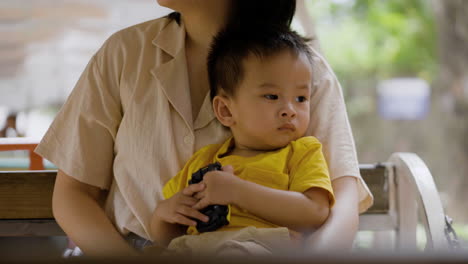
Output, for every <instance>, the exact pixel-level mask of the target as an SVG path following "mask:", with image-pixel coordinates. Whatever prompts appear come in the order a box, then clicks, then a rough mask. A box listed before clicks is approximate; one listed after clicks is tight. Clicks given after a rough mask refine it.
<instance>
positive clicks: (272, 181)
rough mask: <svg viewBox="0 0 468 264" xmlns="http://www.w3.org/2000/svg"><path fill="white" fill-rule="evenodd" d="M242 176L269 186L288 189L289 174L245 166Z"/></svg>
mask: <svg viewBox="0 0 468 264" xmlns="http://www.w3.org/2000/svg"><path fill="white" fill-rule="evenodd" d="M241 178H243V179H244V180H247V181H250V182H254V183H257V184H260V185H263V186H266V187H269V188H274V189H279V190H288V189H289V175H287V174H285V173H281V172H278V171H272V170H268V169H263V168H258V167H245V168H244V170H243V173H242V176H241Z"/></svg>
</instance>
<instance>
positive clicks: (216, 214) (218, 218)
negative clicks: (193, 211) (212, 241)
mask: <svg viewBox="0 0 468 264" xmlns="http://www.w3.org/2000/svg"><path fill="white" fill-rule="evenodd" d="M215 170H221V164H220V163H219V162H216V163H212V164H209V165H208V166H206V167H203V168H201V169H199V170H198V171H196V172H194V173H193V174H192V179H191V180H189V184H195V183H199V182H201V181H203V176H204V175H205V174H206V173H207V172H209V171H215ZM228 211H229V209H228V207H227V206H226V205H218V204H214V205H209V206H207V207H206V208H203V209H202V210H200V212H201V213H202V214H204V215H206V216H208V217H209V218H210V220H209V221H208V222H206V223H205V222H202V221H200V220H198V219H195V221H196V222H197V230H198V232H200V233H203V232H210V231H215V230H217V229H218V228H220V227H222V226H224V225H227V224H229V221H228V220H227V218H226V217H227V215H228Z"/></svg>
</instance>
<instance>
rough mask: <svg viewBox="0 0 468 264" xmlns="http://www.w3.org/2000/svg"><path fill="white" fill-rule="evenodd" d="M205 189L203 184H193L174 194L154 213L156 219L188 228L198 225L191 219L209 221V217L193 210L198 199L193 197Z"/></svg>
mask: <svg viewBox="0 0 468 264" xmlns="http://www.w3.org/2000/svg"><path fill="white" fill-rule="evenodd" d="M204 188H205V185H204V184H203V183H199V184H192V185H189V186H187V187H186V188H185V189H183V190H182V191H180V192H178V193H176V194H174V196H172V197H171V198H169V199H167V200H163V201H160V202H159V204H158V206H157V207H156V210H155V212H154V217H158V218H159V219H160V220H162V221H164V222H168V223H171V224H181V225H186V226H196V225H197V223H196V222H195V221H194V220H192V219H190V218H195V219H199V220H200V221H203V222H207V221H208V220H209V219H208V217H207V216H206V215H204V214H202V213H200V212H199V211H198V210H196V209H194V208H193V206H194V205H195V204H196V203H197V202H198V199H196V198H194V197H192V196H193V194H195V193H197V192H199V191H202V190H203V189H204Z"/></svg>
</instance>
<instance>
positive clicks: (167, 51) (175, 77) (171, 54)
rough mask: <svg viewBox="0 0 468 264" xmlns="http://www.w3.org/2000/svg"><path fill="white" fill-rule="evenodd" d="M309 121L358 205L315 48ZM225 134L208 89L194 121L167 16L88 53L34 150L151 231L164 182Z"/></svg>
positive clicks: (365, 194)
mask: <svg viewBox="0 0 468 264" xmlns="http://www.w3.org/2000/svg"><path fill="white" fill-rule="evenodd" d="M314 60H315V65H314V80H315V81H314V85H313V87H314V92H313V96H312V100H311V109H312V110H311V126H310V128H309V130H308V134H309V135H314V136H315V137H317V138H318V139H319V140H320V141H321V142H322V144H323V150H324V154H325V157H326V159H327V162H328V165H329V169H330V174H331V178H332V180H333V179H336V178H338V177H342V176H354V177H356V178H358V179H359V180H358V182H359V184H358V185H359V198H360V211H365V210H366V209H367V208H368V207H369V206H370V205H371V204H372V195H371V194H370V192H369V190H368V188H367V186H366V185H365V183H364V182H363V181H362V178H361V176H360V174H359V169H358V163H357V158H356V151H355V147H354V141H353V137H352V134H351V129H350V126H349V122H348V118H347V114H346V109H345V105H344V100H343V95H342V91H341V87H340V85H339V83H338V81H337V79H336V77H335V76H334V74H333V72H332V71H331V69H330V67H329V66H328V64H327V63H326V62H325V60H324V59H323V58H322V57H321V56H320V55H319V54H318V53H317V52H314ZM229 136H230V133H229V131H228V130H226V129H224V128H223V127H222V125H221V124H220V123H219V122H218V121H217V120H216V118H215V116H214V114H213V111H212V108H211V102H210V98H209V94H208V93H207V94H206V96H205V100H204V102H203V104H202V106H201V110H200V112H199V114H198V116H197V118H196V119H195V120H193V118H192V107H191V100H190V89H189V81H188V73H187V62H186V56H185V29H184V26H183V25H178V24H177V23H176V22H175V21H173V20H170V19H168V18H160V19H156V20H152V21H148V22H145V23H142V24H139V25H135V26H132V27H130V28H127V29H124V30H122V31H119V32H117V33H115V34H114V35H112V36H111V37H110V38H109V39H108V40H107V41H106V42H105V43H104V45H103V46H102V47H101V49H100V50H99V51H98V52H97V53H96V54H95V55H94V56H93V58H92V59H91V61H90V62H89V64H88V66H87V67H86V69H85V70H84V72H83V74H82V76H81V77H80V79H79V81H78V83H77V84H76V87H75V88H74V90H73V91H72V93H71V95H70V96H69V98H68V100H67V101H66V103H65V104H64V106H63V107H62V109H61V110H60V112H59V113H58V114H57V116H56V118H55V120H54V122H53V123H52V125H51V127H50V128H49V130H48V132H47V133H46V135H45V136H44V138H43V139H42V141H41V143H40V144H39V146H38V147H37V149H36V152H37V153H38V154H40V155H41V156H43V157H44V158H46V159H48V160H50V161H51V162H53V163H54V164H55V165H56V166H57V167H58V168H60V169H61V170H63V171H64V172H65V173H66V174H68V175H70V176H72V177H74V178H75V179H77V180H79V181H81V182H84V183H87V184H90V185H93V186H97V187H99V188H102V189H105V190H108V191H109V195H108V198H107V200H106V204H105V210H106V213H107V215H108V216H109V218H110V219H111V221H112V222H113V223H114V224H115V226H116V227H117V229H118V230H119V232H120V233H122V234H123V235H125V234H128V233H129V232H133V233H135V234H137V235H139V236H141V237H144V238H147V239H151V238H150V236H149V229H148V228H149V222H150V219H151V215H152V213H153V211H154V209H155V208H156V205H157V203H158V201H160V200H161V199H163V194H162V188H163V186H164V184H165V183H166V182H167V181H168V180H169V179H170V178H171V177H173V176H175V175H176V174H177V173H178V171H179V170H180V169H181V168H182V167H183V166H184V164H185V162H186V161H187V160H188V159H189V158H190V157H191V156H192V154H193V153H194V152H195V151H196V150H198V149H200V148H201V147H203V146H205V145H207V144H213V143H222V142H224V141H225V140H226V139H227V138H228V137H229Z"/></svg>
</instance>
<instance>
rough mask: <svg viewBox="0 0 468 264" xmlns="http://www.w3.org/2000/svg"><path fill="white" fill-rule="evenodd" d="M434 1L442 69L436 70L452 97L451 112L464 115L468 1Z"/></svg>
mask: <svg viewBox="0 0 468 264" xmlns="http://www.w3.org/2000/svg"><path fill="white" fill-rule="evenodd" d="M433 3H434V9H435V13H436V17H437V28H438V34H439V38H438V41H439V47H440V48H439V59H440V64H441V66H442V67H441V68H442V69H443V70H442V71H440V72H439V82H438V83H439V86H440V87H443V89H444V90H446V91H447V92H448V95H449V96H450V97H451V100H450V101H451V102H453V103H452V110H453V111H454V113H455V114H457V115H460V116H461V115H467V114H468V111H467V110H468V105H467V101H468V2H467V1H466V0H444V1H442V0H433ZM442 84H443V85H442ZM467 133H468V131H467ZM467 143H468V142H467Z"/></svg>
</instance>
